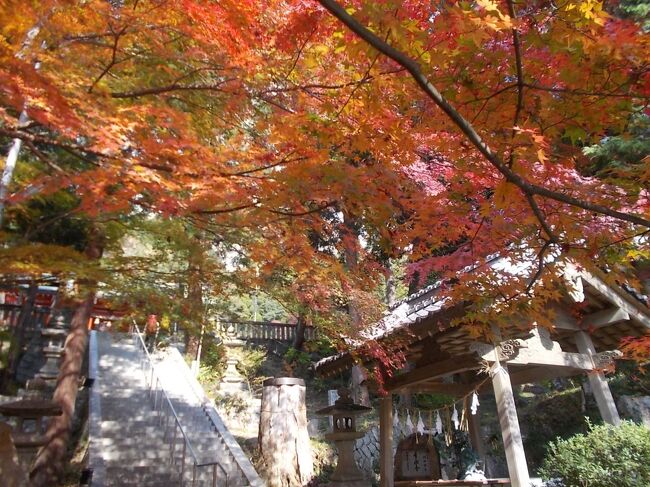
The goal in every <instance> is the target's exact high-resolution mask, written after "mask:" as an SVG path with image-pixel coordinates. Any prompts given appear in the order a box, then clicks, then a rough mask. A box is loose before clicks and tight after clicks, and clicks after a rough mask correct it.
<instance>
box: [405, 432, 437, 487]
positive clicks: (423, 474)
mask: <svg viewBox="0 0 650 487" xmlns="http://www.w3.org/2000/svg"><path fill="white" fill-rule="evenodd" d="M440 477H441V475H440V456H439V455H438V450H437V449H436V447H435V446H434V445H433V444H432V443H430V442H428V441H427V440H426V439H424V438H418V434H417V433H413V434H412V435H410V436H407V437H406V438H404V439H403V440H402V441H400V442H399V445H397V451H396V453H395V480H437V479H439V478H440Z"/></svg>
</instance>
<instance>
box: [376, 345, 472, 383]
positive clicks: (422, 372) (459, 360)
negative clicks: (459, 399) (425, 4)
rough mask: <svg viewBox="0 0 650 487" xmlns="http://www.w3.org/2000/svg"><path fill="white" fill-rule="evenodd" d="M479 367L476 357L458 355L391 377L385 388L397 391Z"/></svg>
mask: <svg viewBox="0 0 650 487" xmlns="http://www.w3.org/2000/svg"><path fill="white" fill-rule="evenodd" d="M479 367H480V364H479V363H478V359H477V357H476V355H474V354H465V355H460V356H458V357H455V358H450V359H447V360H442V361H440V362H435V363H432V364H428V365H424V366H422V367H418V368H416V369H414V370H411V371H409V372H406V373H405V374H401V375H398V376H396V377H393V378H392V379H389V380H387V381H386V385H385V388H386V390H388V391H397V390H399V389H402V388H404V387H410V386H414V385H416V384H420V383H422V382H427V381H430V380H432V379H436V378H438V377H443V376H445V375H450V374H457V373H459V372H465V371H467V370H473V369H478V368H479Z"/></svg>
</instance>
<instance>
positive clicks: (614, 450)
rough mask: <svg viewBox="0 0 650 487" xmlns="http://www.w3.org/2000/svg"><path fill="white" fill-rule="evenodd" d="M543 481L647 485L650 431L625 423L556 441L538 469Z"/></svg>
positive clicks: (579, 486) (599, 486) (595, 486)
mask: <svg viewBox="0 0 650 487" xmlns="http://www.w3.org/2000/svg"><path fill="white" fill-rule="evenodd" d="M540 473H541V475H542V477H544V478H546V479H552V478H560V479H562V481H563V482H564V485H565V486H566V487H642V486H648V485H650V430H649V429H647V428H646V427H645V426H641V425H637V424H634V423H632V422H629V421H624V422H623V423H622V424H621V426H619V427H614V426H610V425H598V426H593V425H591V424H589V431H588V432H587V433H586V434H578V435H575V436H573V437H572V438H569V439H566V440H562V439H557V440H556V441H555V442H553V443H551V444H550V446H549V454H548V455H547V457H546V459H545V460H544V465H543V466H542V468H541V469H540Z"/></svg>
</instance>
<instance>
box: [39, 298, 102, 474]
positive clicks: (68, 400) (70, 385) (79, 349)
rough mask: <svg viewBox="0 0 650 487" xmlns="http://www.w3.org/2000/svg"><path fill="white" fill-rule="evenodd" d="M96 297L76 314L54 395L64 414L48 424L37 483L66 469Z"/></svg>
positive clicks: (90, 299) (40, 453) (88, 300)
mask: <svg viewBox="0 0 650 487" xmlns="http://www.w3.org/2000/svg"><path fill="white" fill-rule="evenodd" d="M94 301H95V292H94V291H91V292H89V293H88V296H87V297H86V299H85V301H84V302H83V303H82V304H81V306H79V308H77V310H76V311H75V313H74V316H73V317H72V323H71V326H70V333H69V335H68V338H67V339H66V341H65V347H64V353H63V361H62V363H61V370H60V372H59V378H58V380H57V384H56V389H55V391H54V397H53V400H54V402H56V403H58V404H59V406H61V409H62V410H63V414H61V415H60V416H55V417H54V418H53V419H52V421H51V422H50V424H49V426H48V428H47V443H46V444H45V446H43V447H42V448H41V449H40V450H39V452H38V455H37V456H36V460H35V461H34V467H33V468H32V471H31V474H30V477H31V480H32V485H33V486H34V487H46V486H51V485H54V484H55V482H56V480H57V479H58V478H60V476H61V474H62V472H63V470H64V465H65V464H64V462H65V459H66V454H67V449H68V440H69V438H70V430H71V428H72V420H73V417H74V412H75V401H76V399H77V390H78V389H79V377H80V375H81V368H82V364H83V359H84V354H85V351H86V343H87V340H88V319H89V318H90V314H91V312H92V308H93V303H94Z"/></svg>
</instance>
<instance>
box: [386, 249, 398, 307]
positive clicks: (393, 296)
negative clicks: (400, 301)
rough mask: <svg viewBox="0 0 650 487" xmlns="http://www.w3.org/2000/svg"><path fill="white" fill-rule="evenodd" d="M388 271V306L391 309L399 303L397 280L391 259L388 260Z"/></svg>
mask: <svg viewBox="0 0 650 487" xmlns="http://www.w3.org/2000/svg"><path fill="white" fill-rule="evenodd" d="M386 269H387V272H386V306H388V307H389V308H390V307H391V306H393V305H394V304H395V302H396V301H397V280H396V279H395V273H394V272H393V269H392V268H391V265H390V259H387V264H386Z"/></svg>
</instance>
